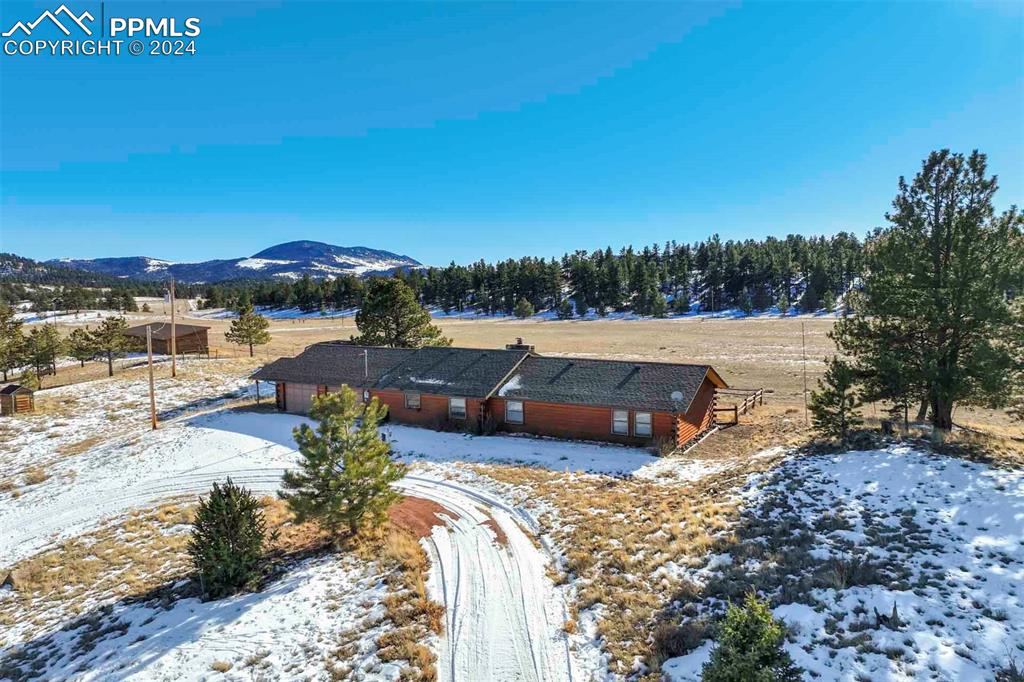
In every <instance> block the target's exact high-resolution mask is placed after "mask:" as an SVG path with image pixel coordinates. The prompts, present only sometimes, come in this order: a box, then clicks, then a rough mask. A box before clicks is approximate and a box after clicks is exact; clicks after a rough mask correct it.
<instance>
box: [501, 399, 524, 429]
mask: <svg viewBox="0 0 1024 682" xmlns="http://www.w3.org/2000/svg"><path fill="white" fill-rule="evenodd" d="M505 421H507V422H508V423H509V424H522V423H523V401H522V400H506V401H505Z"/></svg>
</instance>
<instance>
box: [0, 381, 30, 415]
mask: <svg viewBox="0 0 1024 682" xmlns="http://www.w3.org/2000/svg"><path fill="white" fill-rule="evenodd" d="M35 406H36V404H35V397H34V396H33V391H32V389H31V388H27V387H25V386H22V385H21V384H7V385H6V386H4V387H3V388H0V414H5V415H12V414H22V413H25V412H31V411H32V410H34V409H35Z"/></svg>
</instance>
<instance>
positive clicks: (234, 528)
mask: <svg viewBox="0 0 1024 682" xmlns="http://www.w3.org/2000/svg"><path fill="white" fill-rule="evenodd" d="M265 532H266V521H265V520H264V518H263V509H262V507H261V506H260V502H259V500H258V499H256V497H255V496H254V495H253V494H252V493H251V492H249V491H248V490H247V489H245V488H242V487H241V486H237V485H235V484H234V483H232V482H231V479H230V478H229V479H228V480H227V482H226V483H225V484H224V485H218V484H217V483H214V484H213V490H211V491H210V494H209V495H208V496H207V497H206V499H203V500H200V502H199V508H198V510H197V511H196V518H195V520H194V521H193V522H192V538H191V540H189V544H188V553H189V556H190V557H191V558H192V565H193V566H195V569H196V571H197V572H198V573H199V580H200V583H201V585H202V589H203V595H204V597H206V598H210V599H217V598H219V597H223V596H225V595H228V594H232V593H234V592H237V591H238V590H241V589H242V588H245V587H248V586H249V585H251V584H252V583H253V582H254V581H255V580H256V578H257V577H258V576H259V574H260V570H261V567H262V563H263V544H264V541H265Z"/></svg>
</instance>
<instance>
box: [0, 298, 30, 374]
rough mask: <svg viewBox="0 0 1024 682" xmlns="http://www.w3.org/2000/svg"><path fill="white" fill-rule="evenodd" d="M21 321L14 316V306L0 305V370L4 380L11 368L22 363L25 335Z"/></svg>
mask: <svg viewBox="0 0 1024 682" xmlns="http://www.w3.org/2000/svg"><path fill="white" fill-rule="evenodd" d="M21 327H22V322H21V320H19V319H17V318H16V317H15V316H14V308H12V307H11V306H9V305H6V304H3V305H0V372H3V377H4V381H7V375H8V373H10V372H11V370H13V369H15V368H16V367H20V366H21V365H22V364H24V355H25V336H24V334H22V333H21Z"/></svg>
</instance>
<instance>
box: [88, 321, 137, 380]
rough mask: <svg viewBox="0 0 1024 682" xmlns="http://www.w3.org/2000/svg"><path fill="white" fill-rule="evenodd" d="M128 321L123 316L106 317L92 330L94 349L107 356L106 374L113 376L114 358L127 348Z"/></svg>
mask: <svg viewBox="0 0 1024 682" xmlns="http://www.w3.org/2000/svg"><path fill="white" fill-rule="evenodd" d="M127 329H128V323H127V322H126V321H125V319H124V317H120V316H118V317H114V316H111V317H108V318H106V319H105V320H103V322H101V323H100V326H98V327H97V328H96V330H95V331H94V332H92V339H93V343H94V344H95V347H96V351H97V352H98V353H102V354H103V355H105V356H106V357H107V376H111V377H112V376H114V358H115V357H119V356H120V355H121V354H123V353H124V352H125V351H126V350H128V346H129V340H128V336H127V335H125V331H126V330H127Z"/></svg>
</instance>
